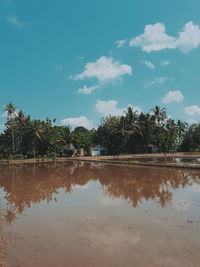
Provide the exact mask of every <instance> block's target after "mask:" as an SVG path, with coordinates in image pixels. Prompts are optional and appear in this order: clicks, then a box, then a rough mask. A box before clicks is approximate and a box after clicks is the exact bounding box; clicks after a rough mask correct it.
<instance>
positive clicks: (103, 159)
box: [0, 153, 200, 169]
mask: <svg viewBox="0 0 200 267" xmlns="http://www.w3.org/2000/svg"><path fill="white" fill-rule="evenodd" d="M134 158H136V159H138V158H141V159H142V158H155V159H158V158H162V159H163V158H184V159H197V158H200V153H197V154H196V153H195V154H186V153H167V155H166V156H164V154H163V153H157V154H132V155H117V156H93V157H92V156H87V157H66V158H47V159H44V158H42V159H41V158H38V159H37V158H36V159H21V160H20V159H19V160H0V165H10V164H13V165H15V164H28V163H32V164H33V163H50V162H67V161H84V162H96V163H105V164H120V165H125V166H128V165H129V166H144V167H158V168H159V167H160V168H186V169H200V164H197V163H152V162H139V161H125V160H124V159H127V160H128V159H133V160H134ZM120 159H122V160H121V161H120Z"/></svg>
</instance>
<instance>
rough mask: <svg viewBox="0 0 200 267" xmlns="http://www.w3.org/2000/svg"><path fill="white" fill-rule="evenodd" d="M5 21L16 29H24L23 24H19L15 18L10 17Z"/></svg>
mask: <svg viewBox="0 0 200 267" xmlns="http://www.w3.org/2000/svg"><path fill="white" fill-rule="evenodd" d="M7 21H8V22H9V23H11V24H13V25H15V26H16V27H18V28H23V27H24V24H23V23H21V22H20V21H19V20H18V19H17V17H16V16H10V17H7Z"/></svg>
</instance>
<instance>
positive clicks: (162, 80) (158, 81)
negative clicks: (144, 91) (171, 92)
mask: <svg viewBox="0 0 200 267" xmlns="http://www.w3.org/2000/svg"><path fill="white" fill-rule="evenodd" d="M170 80H173V78H169V77H156V78H155V79H154V80H153V81H150V82H149V81H146V82H145V84H144V86H145V88H147V87H150V86H152V85H154V84H164V83H165V82H167V81H170Z"/></svg>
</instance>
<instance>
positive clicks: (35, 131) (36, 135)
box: [31, 120, 43, 158]
mask: <svg viewBox="0 0 200 267" xmlns="http://www.w3.org/2000/svg"><path fill="white" fill-rule="evenodd" d="M42 126H43V125H42V123H41V121H40V120H33V121H32V123H31V132H32V136H33V156H34V158H35V155H36V141H37V139H38V140H41V139H42V135H41V134H42V132H43V127H42Z"/></svg>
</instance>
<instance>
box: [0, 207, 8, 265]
mask: <svg viewBox="0 0 200 267" xmlns="http://www.w3.org/2000/svg"><path fill="white" fill-rule="evenodd" d="M2 213H3V211H2V210H1V209H0V267H4V266H5V251H6V243H7V242H6V240H5V237H4V232H3V217H2Z"/></svg>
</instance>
